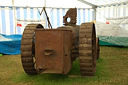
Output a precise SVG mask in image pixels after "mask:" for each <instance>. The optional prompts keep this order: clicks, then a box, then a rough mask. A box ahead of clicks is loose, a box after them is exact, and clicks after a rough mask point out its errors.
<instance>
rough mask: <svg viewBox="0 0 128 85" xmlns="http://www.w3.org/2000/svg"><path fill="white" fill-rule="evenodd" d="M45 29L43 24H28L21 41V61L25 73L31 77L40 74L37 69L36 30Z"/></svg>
mask: <svg viewBox="0 0 128 85" xmlns="http://www.w3.org/2000/svg"><path fill="white" fill-rule="evenodd" d="M37 28H43V26H42V25H41V24H28V25H27V26H26V27H25V29H24V32H23V35H22V40H21V61H22V66H23V68H24V71H25V72H26V73H27V74H29V75H35V74H38V72H37V71H36V68H35V43H34V37H35V36H34V33H35V29H37Z"/></svg>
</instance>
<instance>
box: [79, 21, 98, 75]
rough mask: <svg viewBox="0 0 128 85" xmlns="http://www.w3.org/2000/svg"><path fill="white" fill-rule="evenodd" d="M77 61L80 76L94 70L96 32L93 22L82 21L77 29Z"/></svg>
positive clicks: (92, 73) (91, 72)
mask: <svg viewBox="0 0 128 85" xmlns="http://www.w3.org/2000/svg"><path fill="white" fill-rule="evenodd" d="M79 63H80V70H81V74H82V76H93V75H94V73H95V71H96V34H95V26H94V24H93V23H83V24H82V25H81V27H80V30H79Z"/></svg>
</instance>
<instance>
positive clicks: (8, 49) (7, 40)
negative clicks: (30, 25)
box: [0, 34, 22, 55]
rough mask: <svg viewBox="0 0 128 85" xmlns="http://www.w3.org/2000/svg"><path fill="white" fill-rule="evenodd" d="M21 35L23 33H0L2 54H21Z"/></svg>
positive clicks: (0, 52)
mask: <svg viewBox="0 0 128 85" xmlns="http://www.w3.org/2000/svg"><path fill="white" fill-rule="evenodd" d="M21 37H22V35H3V34H0V54H7V55H16V54H20V46H21Z"/></svg>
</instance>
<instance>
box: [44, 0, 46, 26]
mask: <svg viewBox="0 0 128 85" xmlns="http://www.w3.org/2000/svg"><path fill="white" fill-rule="evenodd" d="M44 7H46V0H44ZM44 20H45V21H44V24H45V26H44V27H45V28H46V16H44Z"/></svg>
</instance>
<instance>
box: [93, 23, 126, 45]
mask: <svg viewBox="0 0 128 85" xmlns="http://www.w3.org/2000/svg"><path fill="white" fill-rule="evenodd" d="M95 26H96V34H97V37H99V39H100V42H102V44H101V43H100V44H101V45H116V46H128V31H127V30H126V29H124V28H122V27H120V26H119V25H114V24H113V25H112V24H105V23H102V22H96V24H95Z"/></svg>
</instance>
